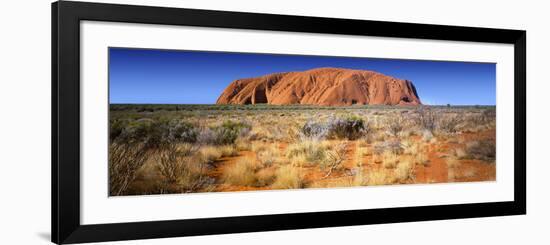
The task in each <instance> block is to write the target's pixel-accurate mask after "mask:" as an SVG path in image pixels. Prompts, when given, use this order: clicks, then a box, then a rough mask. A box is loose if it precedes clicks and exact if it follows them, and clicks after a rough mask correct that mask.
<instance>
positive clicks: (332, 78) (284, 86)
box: [216, 68, 421, 106]
mask: <svg viewBox="0 0 550 245" xmlns="http://www.w3.org/2000/svg"><path fill="white" fill-rule="evenodd" d="M262 103H265V104H272V105H290V104H305V105H324V106H343V105H353V104H359V105H419V104H421V102H420V99H419V98H418V94H417V93H416V88H415V87H414V85H413V84H412V82H411V81H408V80H401V79H397V78H393V77H390V76H386V75H383V74H380V73H378V72H374V71H367V70H352V69H341V68H317V69H312V70H307V71H297V72H284V73H274V74H269V75H265V76H261V77H255V78H245V79H238V80H235V81H233V82H232V83H231V84H229V86H227V88H225V90H224V91H223V93H222V94H221V95H220V97H219V98H218V100H217V101H216V104H241V105H242V104H262Z"/></svg>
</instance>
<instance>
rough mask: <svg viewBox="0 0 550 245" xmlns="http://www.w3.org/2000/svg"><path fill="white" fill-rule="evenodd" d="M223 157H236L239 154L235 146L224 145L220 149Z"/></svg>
mask: <svg viewBox="0 0 550 245" xmlns="http://www.w3.org/2000/svg"><path fill="white" fill-rule="evenodd" d="M219 149H220V151H221V153H222V157H234V156H237V155H239V152H238V151H237V149H235V146H233V145H224V146H220V147H219Z"/></svg>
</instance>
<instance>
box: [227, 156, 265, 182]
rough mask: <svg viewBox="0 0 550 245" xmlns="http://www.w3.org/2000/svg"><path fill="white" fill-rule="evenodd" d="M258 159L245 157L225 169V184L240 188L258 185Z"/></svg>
mask: <svg viewBox="0 0 550 245" xmlns="http://www.w3.org/2000/svg"><path fill="white" fill-rule="evenodd" d="M256 168H257V164H256V159H254V158H253V157H244V158H241V159H239V160H238V161H237V162H235V164H233V165H230V166H228V167H226V168H225V169H224V172H223V180H224V182H225V183H228V184H232V185H240V186H253V185H254V184H255V183H256V173H255V172H256Z"/></svg>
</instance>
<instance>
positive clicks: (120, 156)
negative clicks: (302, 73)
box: [109, 105, 496, 196]
mask: <svg viewBox="0 0 550 245" xmlns="http://www.w3.org/2000/svg"><path fill="white" fill-rule="evenodd" d="M110 116H111V118H110V121H109V122H110V130H109V140H110V143H109V188H110V190H109V193H110V195H113V196H120V195H143V194H164V193H187V192H208V191H240V190H258V189H296V188H316V187H323V188H326V187H351V186H372V185H390V184H409V183H432V182H446V181H479V180H493V179H494V178H495V175H496V170H495V169H496V164H494V163H495V158H496V146H495V125H496V124H495V110H494V107H455V106H450V107H446V106H443V107H433V106H420V107H385V106H360V105H354V106H350V107H323V106H307V105H292V106H270V105H241V106H237V105H223V106H221V105H220V106H218V105H111V112H110ZM439 169H443V171H445V170H447V171H448V174H447V175H446V176H445V175H441V174H438V173H439V172H440V170H439ZM438 171H439V172H438ZM458 174H460V176H458Z"/></svg>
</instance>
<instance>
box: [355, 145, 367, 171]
mask: <svg viewBox="0 0 550 245" xmlns="http://www.w3.org/2000/svg"><path fill="white" fill-rule="evenodd" d="M368 153H369V151H368V149H367V148H365V147H358V148H357V149H356V150H355V165H356V166H358V167H360V166H363V164H366V161H365V159H364V158H365V156H367V155H368Z"/></svg>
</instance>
